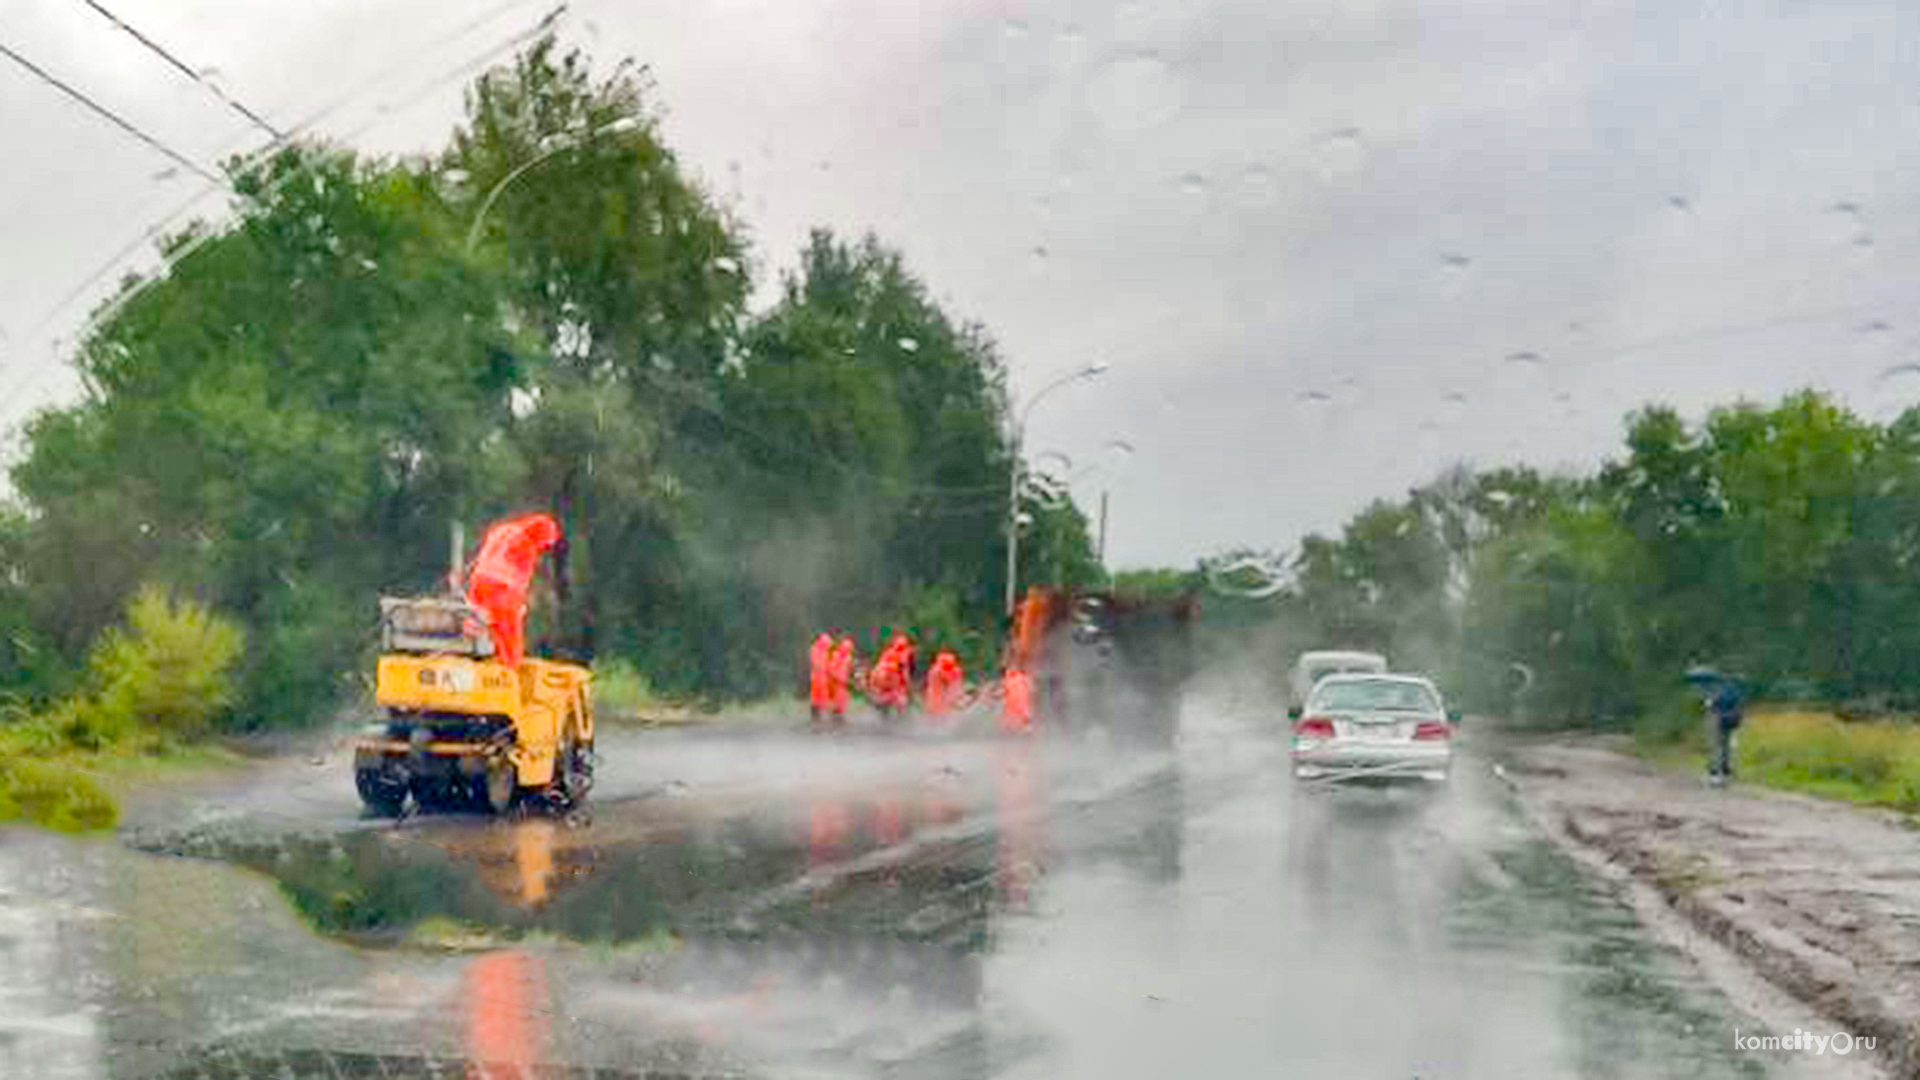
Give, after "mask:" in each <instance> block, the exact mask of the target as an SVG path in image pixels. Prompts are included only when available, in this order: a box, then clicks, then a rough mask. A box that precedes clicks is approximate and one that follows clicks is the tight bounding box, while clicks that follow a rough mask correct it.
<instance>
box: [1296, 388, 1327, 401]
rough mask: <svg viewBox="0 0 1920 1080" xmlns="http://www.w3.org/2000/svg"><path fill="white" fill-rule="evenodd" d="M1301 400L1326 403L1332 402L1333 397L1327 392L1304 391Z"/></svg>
mask: <svg viewBox="0 0 1920 1080" xmlns="http://www.w3.org/2000/svg"><path fill="white" fill-rule="evenodd" d="M1299 400H1301V401H1311V402H1316V403H1318V402H1326V401H1332V400H1333V395H1332V394H1329V393H1327V392H1326V391H1325V390H1302V391H1301V392H1300V394H1299Z"/></svg>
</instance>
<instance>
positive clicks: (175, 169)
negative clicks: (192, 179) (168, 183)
mask: <svg viewBox="0 0 1920 1080" xmlns="http://www.w3.org/2000/svg"><path fill="white" fill-rule="evenodd" d="M179 175H180V168H179V166H177V165H169V166H167V167H166V168H164V169H161V170H160V171H159V172H157V173H154V174H153V176H152V179H154V180H171V179H173V178H174V177H176V176H179Z"/></svg>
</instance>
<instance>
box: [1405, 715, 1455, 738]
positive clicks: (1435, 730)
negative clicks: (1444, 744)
mask: <svg viewBox="0 0 1920 1080" xmlns="http://www.w3.org/2000/svg"><path fill="white" fill-rule="evenodd" d="M1413 737H1414V738H1415V739H1416V740H1430V739H1440V740H1446V739H1451V738H1453V728H1452V726H1451V725H1449V724H1445V723H1441V722H1439V721H1436V720H1422V721H1421V722H1420V724H1419V726H1418V727H1415V728H1414V729H1413Z"/></svg>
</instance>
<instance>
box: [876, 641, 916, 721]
mask: <svg viewBox="0 0 1920 1080" xmlns="http://www.w3.org/2000/svg"><path fill="white" fill-rule="evenodd" d="M867 696H868V697H869V698H871V699H873V703H874V704H875V705H877V706H879V707H880V708H882V709H897V708H903V707H905V705H906V703H907V675H906V672H904V671H902V670H901V668H900V651H899V650H898V649H895V648H894V647H893V646H891V645H889V646H888V647H887V648H886V650H885V651H884V652H882V653H881V654H880V659H878V660H875V661H874V662H873V671H872V672H871V673H869V674H868V675H867Z"/></svg>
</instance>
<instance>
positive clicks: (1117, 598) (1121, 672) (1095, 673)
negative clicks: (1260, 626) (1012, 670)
mask: <svg viewBox="0 0 1920 1080" xmlns="http://www.w3.org/2000/svg"><path fill="white" fill-rule="evenodd" d="M1198 614H1199V601H1198V598H1197V597H1194V596H1191V595H1183V596H1178V597H1170V598H1161V597H1153V598H1149V597H1142V596H1136V595H1131V594H1128V593H1124V592H1114V591H1102V590H1079V589H1063V588H1057V587H1050V586H1034V587H1032V588H1029V589H1028V590H1027V593H1026V595H1025V596H1024V597H1022V598H1021V600H1020V603H1019V605H1018V606H1017V608H1016V609H1015V612H1014V615H1013V624H1012V627H1011V630H1010V633H1009V636H1008V645H1007V659H1006V663H1007V665H1008V666H1010V667H1019V668H1022V669H1024V670H1025V671H1026V672H1027V673H1028V674H1029V675H1030V676H1032V678H1033V680H1034V689H1035V694H1034V699H1035V700H1034V713H1035V722H1036V723H1037V724H1039V725H1041V726H1045V727H1053V728H1056V729H1064V730H1069V731H1071V730H1076V729H1078V730H1090V729H1093V728H1104V729H1106V730H1107V732H1108V733H1109V734H1110V735H1112V736H1113V737H1114V738H1116V739H1120V740H1124V741H1128V742H1136V743H1146V744H1151V745H1156V746H1166V745H1170V744H1171V743H1172V742H1173V740H1174V738H1175V737H1176V735H1177V734H1178V731H1179V723H1180V703H1181V698H1182V695H1183V692H1184V690H1185V687H1186V683H1187V681H1188V680H1189V679H1190V678H1191V677H1192V675H1193V671H1194V663H1195V656H1194V647H1193V631H1194V624H1195V622H1196V620H1197V618H1198Z"/></svg>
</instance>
